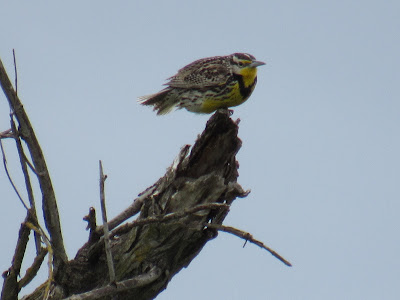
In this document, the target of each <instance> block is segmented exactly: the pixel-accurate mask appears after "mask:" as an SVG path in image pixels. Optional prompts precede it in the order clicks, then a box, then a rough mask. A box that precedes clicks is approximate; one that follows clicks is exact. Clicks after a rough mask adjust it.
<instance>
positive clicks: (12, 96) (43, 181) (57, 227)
mask: <svg viewBox="0 0 400 300" xmlns="http://www.w3.org/2000/svg"><path fill="white" fill-rule="evenodd" d="M0 84H1V87H2V89H3V92H4V94H5V96H6V98H7V100H8V103H9V105H10V108H11V111H12V113H13V114H14V116H15V118H16V119H17V122H18V125H19V128H20V136H21V138H22V139H23V140H24V141H25V142H26V144H27V146H28V150H29V153H30V155H31V157H32V161H33V165H34V168H35V170H36V171H37V172H38V174H40V176H38V181H39V185H40V189H41V191H42V196H43V198H42V208H43V213H44V219H45V225H46V228H47V230H48V231H49V234H50V238H51V244H52V247H53V249H54V268H55V272H57V270H58V267H59V266H61V265H62V264H63V263H66V262H67V260H68V259H67V254H66V251H65V247H64V241H63V238H62V233H61V224H60V218H59V214H58V208H57V202H56V197H55V194H54V189H53V185H52V183H51V179H50V175H49V171H48V169H47V166H46V161H45V159H44V156H43V152H42V149H41V147H40V144H39V142H38V140H37V138H36V135H35V132H34V130H33V127H32V125H31V123H30V121H29V118H28V115H27V114H26V112H25V110H24V108H23V105H22V103H21V101H20V99H19V98H18V96H17V94H16V92H15V90H14V88H13V86H12V84H11V81H10V79H9V78H8V75H7V72H6V70H5V68H4V66H3V63H2V61H1V60H0Z"/></svg>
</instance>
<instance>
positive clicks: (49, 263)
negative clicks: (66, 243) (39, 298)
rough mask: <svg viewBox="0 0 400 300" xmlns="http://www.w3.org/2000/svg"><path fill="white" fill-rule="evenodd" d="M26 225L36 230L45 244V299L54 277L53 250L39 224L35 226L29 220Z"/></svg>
mask: <svg viewBox="0 0 400 300" xmlns="http://www.w3.org/2000/svg"><path fill="white" fill-rule="evenodd" d="M25 224H26V226H28V227H29V228H30V229H32V230H34V231H35V232H37V233H38V234H39V235H40V236H41V238H42V241H43V243H44V244H45V245H46V249H47V251H48V254H49V256H48V260H47V267H48V269H49V275H48V276H49V277H48V279H47V282H46V288H45V290H44V297H43V299H47V298H48V296H49V293H50V285H51V283H52V282H53V278H54V272H53V260H54V251H53V247H52V246H51V243H50V239H49V238H48V237H47V235H46V234H45V233H44V231H43V229H42V228H40V227H39V226H35V225H34V224H32V223H30V222H26V223H25Z"/></svg>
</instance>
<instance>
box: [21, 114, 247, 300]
mask: <svg viewBox="0 0 400 300" xmlns="http://www.w3.org/2000/svg"><path fill="white" fill-rule="evenodd" d="M237 132H238V126H237V123H236V122H234V121H232V119H231V118H230V116H229V111H227V110H220V111H217V112H216V113H215V114H214V115H213V116H212V117H211V118H210V120H209V121H208V122H207V126H206V129H205V130H204V132H203V133H202V135H201V136H200V137H199V138H198V139H197V141H196V143H195V145H194V146H193V147H192V149H191V151H190V154H189V155H187V154H188V152H189V147H188V146H185V147H183V148H182V150H181V153H180V154H179V155H178V157H177V159H176V160H175V161H174V163H173V164H172V165H171V167H170V168H169V169H168V170H167V172H166V174H165V175H164V176H163V177H162V178H160V179H159V180H158V181H157V182H156V183H155V184H154V185H153V186H151V187H150V188H149V189H147V190H146V191H145V192H143V193H146V192H147V194H146V195H147V196H146V197H145V198H144V199H141V200H143V202H142V203H143V204H142V206H141V210H140V215H139V217H138V219H137V220H146V219H147V218H149V217H155V216H157V217H162V216H166V215H168V214H171V213H177V212H182V211H184V210H188V209H191V208H193V207H196V206H198V205H205V204H210V203H226V204H228V205H229V204H231V203H232V201H233V200H234V199H235V198H237V197H244V196H246V195H247V193H246V192H244V191H243V189H242V188H241V187H240V185H239V184H238V183H237V177H238V171H237V169H238V163H237V161H236V158H235V156H236V153H237V152H238V150H239V149H240V147H241V140H240V139H239V138H238V137H237ZM149 191H150V193H149ZM143 193H142V194H141V195H143ZM227 213H228V209H227V208H226V207H224V206H223V207H221V208H214V209H204V210H201V211H197V212H195V213H190V214H189V213H188V214H184V216H183V217H181V218H174V219H168V221H160V222H152V223H147V224H146V221H143V222H144V223H145V224H144V225H141V226H135V227H129V225H126V224H125V225H122V226H120V227H116V228H115V229H114V230H113V231H112V232H111V234H112V233H113V232H114V236H113V238H112V239H111V250H112V255H113V260H114V264H115V275H116V281H117V282H118V284H119V283H120V282H123V281H125V282H127V281H126V280H127V279H131V278H139V277H140V276H146V274H148V273H149V271H150V270H154V269H155V268H156V269H157V272H156V274H157V276H153V277H151V278H152V281H151V282H149V283H147V284H145V285H143V286H132V288H126V286H125V289H123V290H122V289H121V290H120V292H119V289H118V284H116V285H115V293H114V294H118V296H119V299H135V300H138V299H153V298H154V297H156V296H157V295H158V294H159V293H160V292H161V291H162V290H164V289H165V288H166V286H167V284H168V282H169V281H170V280H171V279H172V277H173V276H174V275H175V274H176V273H178V272H179V271H180V270H181V269H182V268H183V267H187V266H188V265H189V264H190V262H191V261H192V260H193V259H194V258H195V257H196V256H197V254H199V252H200V251H201V250H202V248H203V247H204V245H205V244H206V243H207V242H208V241H210V240H211V239H213V238H215V237H216V236H217V231H216V230H215V229H210V228H206V227H205V226H204V223H207V222H209V223H215V224H222V222H223V220H224V218H225V216H226V215H227ZM110 222H112V221H110ZM142 224H143V223H142ZM124 226H125V227H126V228H128V229H127V230H119V228H122V227H124ZM97 233H99V234H100V235H101V231H97ZM107 274H108V270H107V263H106V258H105V251H104V240H103V238H102V237H101V236H100V237H99V239H91V241H90V242H88V243H86V244H85V245H84V246H83V247H82V248H81V249H80V250H79V251H78V253H77V255H76V257H75V259H73V260H71V261H69V262H68V263H67V264H66V265H65V269H64V270H63V272H58V276H57V278H55V282H54V284H53V288H52V293H51V295H52V297H51V298H52V299H58V298H61V297H62V298H64V297H70V296H72V295H78V294H82V293H85V292H89V291H92V290H95V289H100V288H101V287H106V286H107V285H109V283H108V280H109V277H108V276H107ZM138 276H139V277H138ZM101 290H102V292H103V294H98V295H97V296H98V297H97V296H95V295H93V293H92V294H91V295H92V296H91V298H90V299H111V298H110V296H105V295H104V291H105V290H107V291H110V290H112V289H110V288H107V289H101ZM43 291H44V287H40V288H38V289H37V290H36V291H35V292H34V293H33V294H31V295H29V296H28V297H26V299H40V297H41V296H43ZM94 294H95V293H94Z"/></svg>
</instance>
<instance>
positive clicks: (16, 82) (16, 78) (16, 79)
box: [13, 49, 18, 96]
mask: <svg viewBox="0 0 400 300" xmlns="http://www.w3.org/2000/svg"><path fill="white" fill-rule="evenodd" d="M13 57H14V72H15V95H16V96H18V73H17V59H16V58H15V49H13Z"/></svg>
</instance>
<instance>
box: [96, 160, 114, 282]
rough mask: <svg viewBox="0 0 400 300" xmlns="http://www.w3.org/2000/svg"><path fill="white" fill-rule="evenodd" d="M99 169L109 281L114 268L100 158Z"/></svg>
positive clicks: (104, 177) (111, 279) (112, 276)
mask: <svg viewBox="0 0 400 300" xmlns="http://www.w3.org/2000/svg"><path fill="white" fill-rule="evenodd" d="M99 169H100V180H99V181H100V206H101V216H102V219H103V231H104V246H105V251H106V258H107V266H108V274H109V276H110V283H113V282H115V270H114V262H113V257H112V253H111V248H110V232H109V230H108V224H107V209H106V197H105V194H104V184H105V181H106V179H107V175H104V173H103V164H102V163H101V160H100V161H99Z"/></svg>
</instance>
